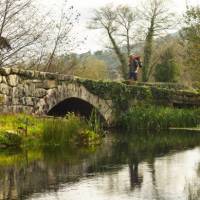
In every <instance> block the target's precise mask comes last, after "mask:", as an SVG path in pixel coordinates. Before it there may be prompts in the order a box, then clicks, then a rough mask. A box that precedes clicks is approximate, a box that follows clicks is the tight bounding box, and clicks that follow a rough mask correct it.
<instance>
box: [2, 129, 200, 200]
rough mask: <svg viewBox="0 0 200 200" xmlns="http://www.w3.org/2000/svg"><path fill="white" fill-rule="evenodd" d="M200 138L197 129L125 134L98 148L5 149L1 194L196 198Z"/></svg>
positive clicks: (72, 199)
mask: <svg viewBox="0 0 200 200" xmlns="http://www.w3.org/2000/svg"><path fill="white" fill-rule="evenodd" d="M199 144H200V136H195V135H192V134H181V135H180V134H161V133H160V134H159V135H152V134H149V135H141V134H132V135H131V136H130V135H125V134H123V135H122V134H120V135H118V136H115V137H108V138H107V139H106V140H105V142H104V144H103V145H102V146H100V147H98V148H97V149H68V148H66V149H41V150H38V151H23V152H18V153H17V154H13V153H7V154H5V153H4V154H0V199H48V200H49V199H67V200H77V199H78V200H82V199H83V200H90V199H92V200H93V199H96V200H107V199H109V200H110V199H112V200H113V199H114V200H119V199H120V200H121V199H126V200H129V199H136V200H137V199H140V200H143V199H144V200H153V199H154V200H162V199H163V200H179V199H180V200H186V199H188V200H194V199H195V200H197V199H198V198H199V191H200V186H199V185H198V184H196V183H199V180H200V148H198V147H195V146H198V145H199ZM194 184H195V187H194V186H193V185H194Z"/></svg>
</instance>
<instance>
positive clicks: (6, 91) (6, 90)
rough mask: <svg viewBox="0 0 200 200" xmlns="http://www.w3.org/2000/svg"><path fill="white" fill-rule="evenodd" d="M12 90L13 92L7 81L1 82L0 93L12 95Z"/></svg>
mask: <svg viewBox="0 0 200 200" xmlns="http://www.w3.org/2000/svg"><path fill="white" fill-rule="evenodd" d="M10 92H11V88H10V87H9V86H8V85H6V84H5V83H1V84H0V93H1V94H6V95H10Z"/></svg>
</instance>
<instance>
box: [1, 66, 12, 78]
mask: <svg viewBox="0 0 200 200" xmlns="http://www.w3.org/2000/svg"><path fill="white" fill-rule="evenodd" d="M10 73H11V68H6V67H1V68H0V74H1V75H2V76H7V75H9V74H10Z"/></svg>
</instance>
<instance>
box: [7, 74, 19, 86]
mask: <svg viewBox="0 0 200 200" xmlns="http://www.w3.org/2000/svg"><path fill="white" fill-rule="evenodd" d="M7 81H8V84H9V86H12V87H16V86H17V85H18V83H19V82H20V78H19V76H18V75H16V74H11V75H9V76H8V77H7Z"/></svg>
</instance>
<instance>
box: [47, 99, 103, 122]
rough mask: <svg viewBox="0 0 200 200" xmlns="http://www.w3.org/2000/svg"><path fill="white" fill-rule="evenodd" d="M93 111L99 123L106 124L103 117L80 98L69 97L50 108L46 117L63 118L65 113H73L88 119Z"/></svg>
mask: <svg viewBox="0 0 200 200" xmlns="http://www.w3.org/2000/svg"><path fill="white" fill-rule="evenodd" d="M94 110H95V113H96V116H97V117H98V118H99V119H100V121H101V123H103V124H106V120H105V118H104V117H103V115H102V114H101V113H100V112H99V111H98V109H97V108H95V107H94V106H93V105H92V104H90V103H89V102H87V101H85V100H82V99H80V98H76V97H71V98H67V99H65V100H63V101H61V102H60V103H58V104H57V105H55V106H54V107H53V108H51V109H50V110H49V111H48V112H47V115H49V116H55V117H64V116H65V115H66V114H67V113H69V112H73V113H75V114H76V115H80V116H82V117H85V118H86V119H89V118H90V116H91V115H92V112H93V111H94Z"/></svg>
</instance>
